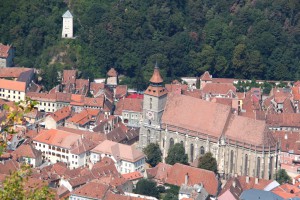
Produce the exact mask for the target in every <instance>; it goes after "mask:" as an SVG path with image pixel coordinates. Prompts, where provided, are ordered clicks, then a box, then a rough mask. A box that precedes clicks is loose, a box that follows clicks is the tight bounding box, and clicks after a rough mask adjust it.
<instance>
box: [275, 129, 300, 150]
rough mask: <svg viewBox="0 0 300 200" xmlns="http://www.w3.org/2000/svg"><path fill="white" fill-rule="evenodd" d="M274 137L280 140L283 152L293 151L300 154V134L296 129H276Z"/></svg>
mask: <svg viewBox="0 0 300 200" xmlns="http://www.w3.org/2000/svg"><path fill="white" fill-rule="evenodd" d="M273 135H274V137H275V138H276V140H277V141H279V142H280V149H281V151H283V152H292V153H294V154H297V155H300V144H299V141H300V134H299V132H294V131H274V132H273Z"/></svg>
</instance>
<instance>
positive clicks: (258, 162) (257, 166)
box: [256, 157, 260, 178]
mask: <svg viewBox="0 0 300 200" xmlns="http://www.w3.org/2000/svg"><path fill="white" fill-rule="evenodd" d="M259 175H260V157H257V163H256V177H257V178H260V176H259Z"/></svg>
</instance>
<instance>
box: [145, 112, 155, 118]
mask: <svg viewBox="0 0 300 200" xmlns="http://www.w3.org/2000/svg"><path fill="white" fill-rule="evenodd" d="M146 117H147V119H154V113H153V112H151V111H147V112H146Z"/></svg>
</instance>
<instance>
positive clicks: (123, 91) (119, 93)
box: [115, 85, 127, 99]
mask: <svg viewBox="0 0 300 200" xmlns="http://www.w3.org/2000/svg"><path fill="white" fill-rule="evenodd" d="M126 95H127V85H118V86H117V87H116V90H115V98H116V99H120V98H122V97H125V96H126Z"/></svg>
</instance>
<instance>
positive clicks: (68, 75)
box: [62, 70, 77, 84]
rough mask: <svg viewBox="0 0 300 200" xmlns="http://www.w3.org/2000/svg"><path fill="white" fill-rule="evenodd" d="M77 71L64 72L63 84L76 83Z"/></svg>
mask: <svg viewBox="0 0 300 200" xmlns="http://www.w3.org/2000/svg"><path fill="white" fill-rule="evenodd" d="M76 73H77V70H64V71H63V80H62V84H69V83H75V80H76Z"/></svg>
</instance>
